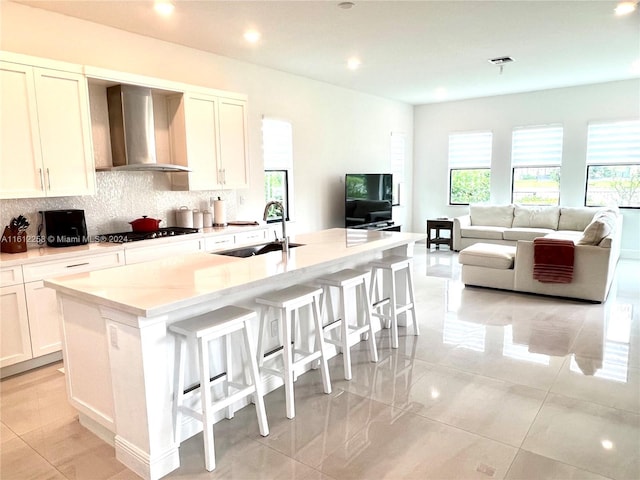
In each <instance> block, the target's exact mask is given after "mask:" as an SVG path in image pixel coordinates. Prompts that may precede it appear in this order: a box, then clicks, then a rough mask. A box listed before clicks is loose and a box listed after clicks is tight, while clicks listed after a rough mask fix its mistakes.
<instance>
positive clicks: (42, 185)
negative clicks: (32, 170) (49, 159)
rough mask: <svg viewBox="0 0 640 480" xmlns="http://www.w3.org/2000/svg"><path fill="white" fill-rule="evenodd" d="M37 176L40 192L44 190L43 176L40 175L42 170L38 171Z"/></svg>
mask: <svg viewBox="0 0 640 480" xmlns="http://www.w3.org/2000/svg"><path fill="white" fill-rule="evenodd" d="M38 174H39V175H40V190H44V175H42V169H41V168H39V169H38Z"/></svg>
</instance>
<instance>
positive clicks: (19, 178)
mask: <svg viewBox="0 0 640 480" xmlns="http://www.w3.org/2000/svg"><path fill="white" fill-rule="evenodd" d="M0 89H1V95H2V98H1V103H0V122H1V123H0V132H1V133H0V135H1V137H0V142H1V145H2V147H1V154H2V157H1V158H0V198H30V197H47V196H49V197H59V196H72V195H92V194H94V193H95V172H94V166H93V154H92V145H91V132H90V119H89V103H88V91H87V83H86V80H85V77H84V76H83V75H82V74H81V73H76V72H67V71H63V70H57V69H49V68H42V67H38V66H32V65H26V64H23V63H13V62H6V61H0Z"/></svg>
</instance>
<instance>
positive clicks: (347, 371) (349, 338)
mask: <svg viewBox="0 0 640 480" xmlns="http://www.w3.org/2000/svg"><path fill="white" fill-rule="evenodd" d="M370 277H371V272H364V271H362V270H355V269H351V268H347V269H344V270H340V271H339V272H336V273H333V274H331V275H326V276H323V277H320V278H319V279H318V280H317V282H318V283H319V284H320V285H322V287H323V293H324V294H323V297H324V309H325V310H324V311H325V312H327V317H328V318H329V315H333V313H334V312H333V304H332V301H331V288H332V287H333V288H337V289H338V290H339V298H340V299H339V302H340V308H339V316H338V318H337V319H335V320H333V321H331V323H329V324H328V325H326V326H325V327H324V332H330V331H332V330H334V329H337V328H339V329H340V335H339V338H338V339H337V340H334V339H332V338H327V337H325V341H326V342H327V343H330V344H332V345H336V346H337V347H340V349H341V351H342V359H343V364H344V378H345V379H346V380H351V378H352V375H351V346H352V345H354V344H356V343H358V342H359V341H360V339H361V338H362V336H363V335H365V336H366V339H367V342H368V345H369V360H370V361H372V362H377V361H378V351H377V349H376V342H375V336H374V334H373V327H372V326H371V315H372V311H371V300H370V297H369V291H368V285H367V281H368V279H369V278H370ZM352 292H353V299H354V300H355V301H356V312H355V313H356V322H355V324H354V323H350V322H349V318H348V311H347V299H348V298H350V297H351V293H352ZM358 300H360V305H358V302H357V301H358ZM360 314H364V319H363V318H362V315H360ZM329 320H331V318H329ZM363 320H364V321H363Z"/></svg>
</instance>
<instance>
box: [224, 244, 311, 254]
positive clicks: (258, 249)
mask: <svg viewBox="0 0 640 480" xmlns="http://www.w3.org/2000/svg"><path fill="white" fill-rule="evenodd" d="M301 246H303V245H302V244H300V243H290V244H289V248H295V247H301ZM280 251H282V244H281V243H280V242H269V243H261V244H259V245H247V246H245V247H239V248H232V249H231V250H223V251H222V252H212V253H213V254H214V255H227V256H230V257H241V258H247V257H255V256H256V255H264V254H265V253H269V252H280Z"/></svg>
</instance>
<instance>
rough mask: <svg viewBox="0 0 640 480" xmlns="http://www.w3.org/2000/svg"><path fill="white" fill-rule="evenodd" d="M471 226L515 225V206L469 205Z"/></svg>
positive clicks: (508, 226)
mask: <svg viewBox="0 0 640 480" xmlns="http://www.w3.org/2000/svg"><path fill="white" fill-rule="evenodd" d="M469 216H470V217H471V225H482V226H486V227H507V228H510V227H511V225H512V224H513V205H474V204H472V205H469Z"/></svg>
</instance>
